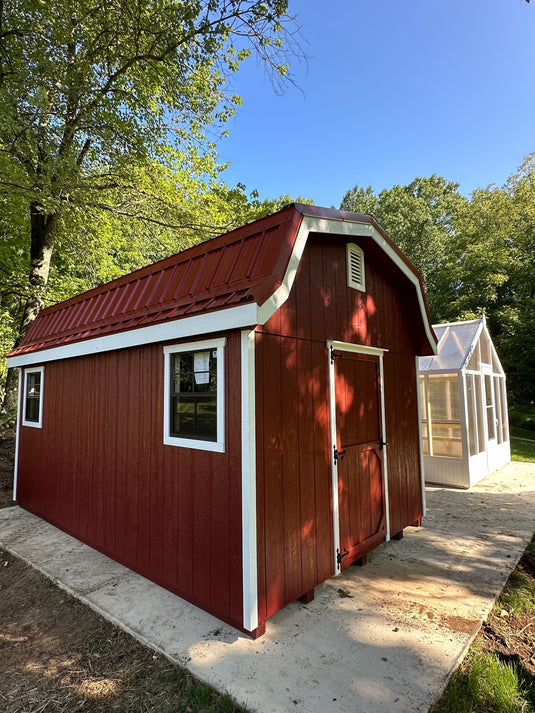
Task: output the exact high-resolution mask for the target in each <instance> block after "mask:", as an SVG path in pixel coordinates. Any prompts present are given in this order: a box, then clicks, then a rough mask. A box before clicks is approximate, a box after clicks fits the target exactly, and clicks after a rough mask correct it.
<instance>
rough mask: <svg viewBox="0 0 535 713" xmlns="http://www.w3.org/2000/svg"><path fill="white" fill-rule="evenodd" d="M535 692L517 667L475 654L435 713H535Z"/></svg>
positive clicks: (451, 684) (458, 674)
mask: <svg viewBox="0 0 535 713" xmlns="http://www.w3.org/2000/svg"><path fill="white" fill-rule="evenodd" d="M534 704H535V690H533V689H532V687H531V686H530V685H529V683H528V682H526V681H525V677H524V676H523V674H522V672H521V671H519V670H518V667H517V666H515V665H514V664H511V663H507V662H503V661H500V659H499V658H498V657H497V656H496V655H495V654H489V653H480V652H472V653H471V654H469V656H468V657H467V659H466V660H465V661H464V662H463V663H462V664H461V666H460V667H459V668H458V669H457V671H456V672H455V673H454V674H453V676H452V678H451V680H450V682H449V684H448V687H447V689H446V691H445V693H444V695H443V697H442V699H441V700H440V701H439V703H438V704H437V705H436V706H435V707H434V708H433V709H432V712H433V713H533V711H535V707H534Z"/></svg>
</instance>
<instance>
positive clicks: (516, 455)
mask: <svg viewBox="0 0 535 713" xmlns="http://www.w3.org/2000/svg"><path fill="white" fill-rule="evenodd" d="M511 460H514V461H519V462H522V463H535V441H534V442H533V443H530V442H528V441H518V440H516V439H515V438H512V439H511Z"/></svg>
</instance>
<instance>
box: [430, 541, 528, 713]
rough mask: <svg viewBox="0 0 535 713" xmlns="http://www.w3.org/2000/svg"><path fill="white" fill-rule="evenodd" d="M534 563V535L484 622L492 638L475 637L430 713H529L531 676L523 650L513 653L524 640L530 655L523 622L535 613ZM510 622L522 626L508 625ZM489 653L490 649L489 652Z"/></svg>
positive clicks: (519, 649) (518, 649)
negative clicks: (523, 656) (520, 653)
mask: <svg viewBox="0 0 535 713" xmlns="http://www.w3.org/2000/svg"><path fill="white" fill-rule="evenodd" d="M534 558H535V535H533V537H532V539H531V542H530V544H529V545H528V546H527V548H526V551H525V553H524V556H523V558H522V560H521V562H520V564H519V565H518V566H517V568H516V569H515V570H514V572H513V573H512V575H511V577H510V578H509V581H508V582H507V585H506V586H505V588H504V591H503V592H502V595H501V596H500V598H499V599H498V601H497V603H496V604H495V606H494V609H493V612H492V614H491V615H490V616H489V619H488V620H487V624H486V631H487V635H488V632H489V631H494V632H495V633H494V636H495V637H496V638H495V639H484V638H482V636H481V635H480V636H479V637H478V638H477V639H476V640H475V642H474V643H473V644H472V647H471V648H470V651H469V653H468V656H467V657H466V658H465V660H464V661H463V662H462V664H461V665H460V666H459V668H458V669H457V670H456V671H455V672H454V673H453V675H452V677H451V679H450V681H449V683H448V685H447V687H446V689H445V691H444V693H443V695H442V698H441V699H440V700H439V701H438V702H437V703H436V704H435V706H434V707H433V708H432V709H431V713H535V675H533V673H530V671H529V670H528V669H527V668H526V667H525V665H524V664H525V663H526V661H525V660H523V659H522V657H521V656H520V655H518V653H517V652H518V651H524V652H525V651H526V648H524V649H522V648H516V643H518V642H519V641H521V640H523V641H524V643H525V642H526V636H527V637H528V639H527V641H528V643H527V650H528V653H527V658H529V657H530V655H531V652H532V651H533V650H534V649H533V645H532V644H531V645H530V644H529V641H530V640H531V641H535V640H534V639H533V637H532V636H531V635H530V634H527V635H526V633H525V630H526V628H527V627H525V622H526V621H528V622H529V621H533V611H534V610H535V579H534V578H533V559H534ZM528 571H529V572H531V573H532V574H531V575H530V576H528ZM513 621H514V622H522V623H521V624H520V625H519V624H518V623H516V624H511V623H510V622H513ZM529 626H531V624H530V625H529ZM507 627H510V628H507ZM490 641H492V642H496V641H501V642H502V644H503V643H504V642H506V641H507V642H508V643H507V648H505V649H503V648H501V650H500V648H499V646H501V644H496V643H492V644H491V643H489V642H490ZM484 647H485V648H487V650H486V651H485V650H484ZM492 648H496V650H495V651H492V650H489V649H492Z"/></svg>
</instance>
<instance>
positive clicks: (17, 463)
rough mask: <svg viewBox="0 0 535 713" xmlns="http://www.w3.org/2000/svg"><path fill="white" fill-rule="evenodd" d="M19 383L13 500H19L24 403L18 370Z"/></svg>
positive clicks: (20, 374) (20, 375)
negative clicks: (18, 484)
mask: <svg viewBox="0 0 535 713" xmlns="http://www.w3.org/2000/svg"><path fill="white" fill-rule="evenodd" d="M18 372H19V374H18V379H19V385H18V388H17V394H18V395H17V430H16V434H15V467H14V469H13V500H15V501H16V500H17V480H18V475H19V443H20V429H21V428H22V405H21V395H22V372H21V370H20V369H19V370H18Z"/></svg>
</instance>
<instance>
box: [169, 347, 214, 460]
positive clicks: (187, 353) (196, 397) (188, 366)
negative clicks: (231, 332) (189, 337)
mask: <svg viewBox="0 0 535 713" xmlns="http://www.w3.org/2000/svg"><path fill="white" fill-rule="evenodd" d="M163 351H164V363H165V382H164V433H163V441H164V443H165V444H166V445H169V446H179V447H183V448H196V449H199V450H205V451H215V452H218V453H224V452H225V370H224V354H225V339H224V338H219V339H210V340H205V341H198V342H188V343H184V344H175V345H171V346H165V347H164V349H163Z"/></svg>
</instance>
